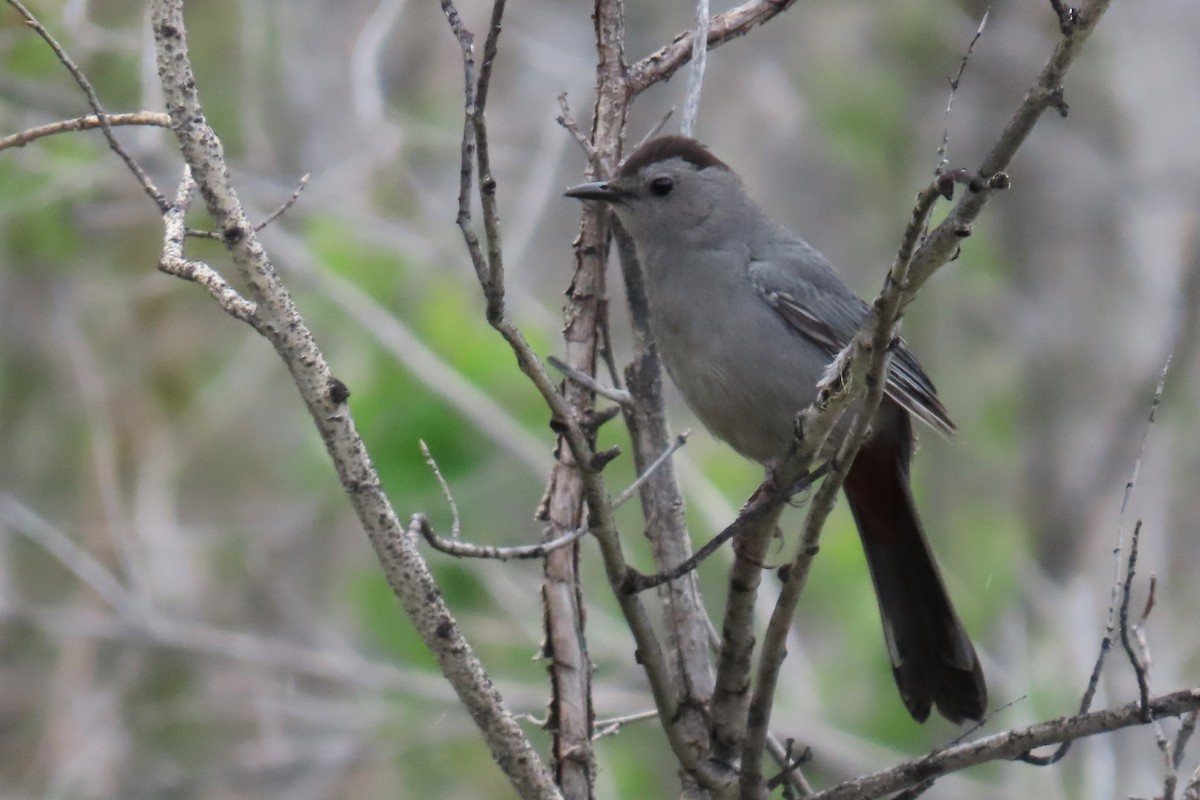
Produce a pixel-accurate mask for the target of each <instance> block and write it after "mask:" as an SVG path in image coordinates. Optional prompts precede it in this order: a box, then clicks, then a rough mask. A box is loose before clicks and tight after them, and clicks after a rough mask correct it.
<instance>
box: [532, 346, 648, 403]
mask: <svg viewBox="0 0 1200 800" xmlns="http://www.w3.org/2000/svg"><path fill="white" fill-rule="evenodd" d="M546 363H547V364H549V365H550V366H552V367H554V368H555V369H556V370H558V371H559V372H561V373H562V374H564V375H566V376H567V378H568V379H570V380H572V381H575V383H578V384H579V385H580V386H583V387H585V388H587V389H590V390H592V391H593V392H595V393H596V394H598V395H600V396H601V397H605V398H608V399H609V400H612V401H613V402H614V403H616V404H617V405H619V406H627V405H629V404H630V403H631V402H633V398H632V397H631V396H630V394H629V392H627V391H625V390H624V389H616V388H613V387H612V386H605V385H604V384H602V383H600V381H598V380H596V379H595V378H594V377H592V376H591V375H589V374H587V373H586V372H584V371H583V370H580V369H575V368H574V367H572V366H571V365H570V364H567V363H566V362H564V361H563V360H562V359H561V358H559V357H557V356H549V357H548V358H547V359H546Z"/></svg>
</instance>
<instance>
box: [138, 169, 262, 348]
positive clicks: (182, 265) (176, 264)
mask: <svg viewBox="0 0 1200 800" xmlns="http://www.w3.org/2000/svg"><path fill="white" fill-rule="evenodd" d="M195 191H196V182H195V181H194V180H193V179H192V170H191V168H189V167H187V166H186V165H185V166H184V168H183V178H182V179H181V180H180V182H179V190H178V191H177V192H176V194H175V202H174V203H172V204H171V206H170V207H169V208H168V209H167V211H166V213H165V214H163V252H162V256H161V257H160V258H159V260H158V268H159V270H161V271H162V272H165V273H167V274H168V275H174V276H176V277H177V278H183V279H184V280H186V281H192V282H193V283H197V284H199V285H201V286H203V287H204V288H205V289H207V290H208V293H209V294H211V295H212V296H213V299H214V300H216V301H217V305H219V306H221V308H222V310H224V311H225V313H226V314H228V315H229V316H231V317H233V318H234V319H239V320H241V321H242V322H245V323H247V324H249V325H251V326H253V327H254V328H256V329H257V328H258V318H257V309H258V307H257V306H256V305H255V304H254V303H252V302H250V301H249V300H247V299H246V298H244V297H242V296H241V295H240V294H239V293H238V291H237V289H234V288H233V286H232V285H230V283H229V281H227V280H225V278H223V277H222V276H221V273H219V272H217V271H216V270H215V269H213V268H212V267H210V266H208V265H207V264H205V263H204V262H202V261H190V260H188V259H186V258H184V256H183V242H184V239H185V238H186V236H187V229H186V228H185V227H184V222H183V220H184V217H185V216H186V215H187V210H188V207H189V206H190V205H191V203H192V193H193V192H195Z"/></svg>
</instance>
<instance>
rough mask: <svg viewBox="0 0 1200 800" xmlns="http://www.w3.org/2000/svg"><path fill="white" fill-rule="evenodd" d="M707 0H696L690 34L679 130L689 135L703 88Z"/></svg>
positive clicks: (698, 107) (694, 125) (698, 110)
mask: <svg viewBox="0 0 1200 800" xmlns="http://www.w3.org/2000/svg"><path fill="white" fill-rule="evenodd" d="M707 56H708V0H696V30H695V32H694V33H693V34H692V56H691V58H692V68H691V69H690V70H688V86H687V95H686V97H687V99H686V100H685V101H684V104H683V119H682V120H681V121H680V123H679V132H680V133H682V134H683V135H684V136H691V135H692V131H694V130H695V129H696V117H697V115H698V114H699V113H700V91H701V89H703V88H704V67H705V64H706V62H707V60H708V58H707Z"/></svg>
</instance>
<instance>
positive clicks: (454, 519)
mask: <svg viewBox="0 0 1200 800" xmlns="http://www.w3.org/2000/svg"><path fill="white" fill-rule="evenodd" d="M419 443H420V445H421V454H422V455H423V456H425V463H426V464H428V465H429V468H430V469H431V470H433V477H435V478H436V479H437V482H438V486H440V487H441V489H442V497H444V498H446V505H448V506H450V519H451V522H450V536H451V537H452V538H454V539H457V538H458V537H459V535H461V534H462V520H461V519H460V518H459V516H458V503H456V502H455V501H454V493H453V492H451V491H450V484H448V483H446V478H445V476H443V475H442V471H441V469H439V468H438V465H437V462H436V461H434V459H433V454H432V453H430V452H429V445H427V444H425V440H424V439H421V440H419ZM426 527H428V526H426ZM430 533H432V531H430ZM425 538H426V539H428V538H429V537H428V536H426V537H425ZM435 546H436V545H435Z"/></svg>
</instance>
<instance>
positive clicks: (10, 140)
mask: <svg viewBox="0 0 1200 800" xmlns="http://www.w3.org/2000/svg"><path fill="white" fill-rule="evenodd" d="M102 120H103V121H105V122H107V123H108V124H109V125H112V126H117V125H143V126H149V127H156V128H169V127H171V118H170V117H169V116H167V115H166V114H164V113H162V112H161V111H131V112H128V113H124V114H105V115H104V116H103V117H98V116H96V115H95V114H88V115H87V116H84V117H75V118H74V119H64V120H59V121H58V122H49V123H47V124H45V125H38V126H37V127H35V128H27V129H25V130H23V131H20V132H19V133H13V134H10V135H8V136H5V137H2V138H0V150H7V149H9V148H10V147H24V146H25V145H27V144H29V143H30V142H32V141H34V140H36V139H41V138H43V137H45V136H54V135H55V134H59V133H75V132H77V131H90V130H95V129H96V128H102V127H103V125H102V124H101V123H102Z"/></svg>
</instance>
